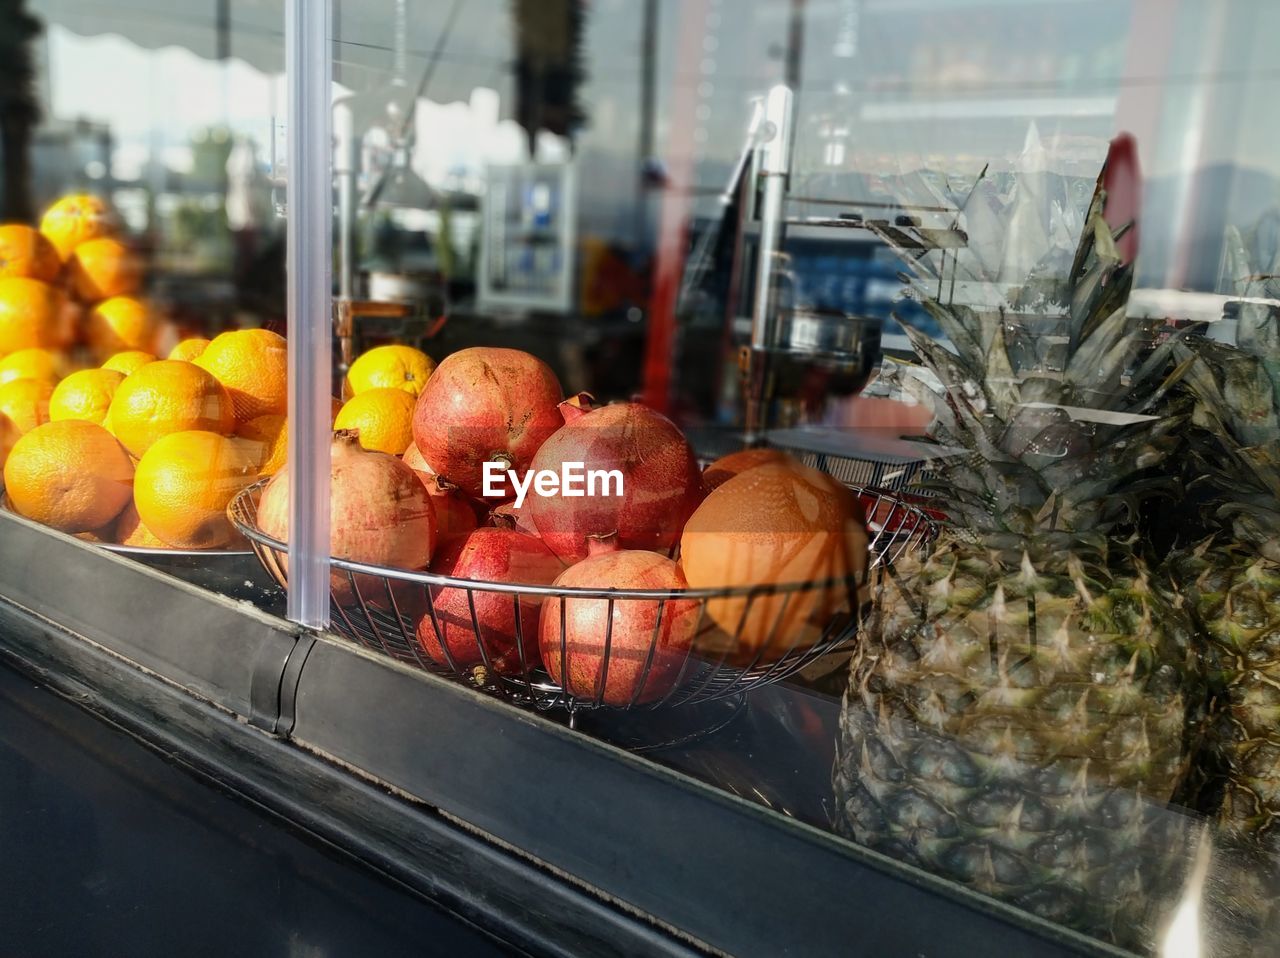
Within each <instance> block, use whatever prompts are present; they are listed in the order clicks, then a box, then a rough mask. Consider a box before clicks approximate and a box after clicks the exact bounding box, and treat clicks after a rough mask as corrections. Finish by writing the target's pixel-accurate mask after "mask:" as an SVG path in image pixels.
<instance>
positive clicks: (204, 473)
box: [133, 430, 258, 549]
mask: <svg viewBox="0 0 1280 958" xmlns="http://www.w3.org/2000/svg"><path fill="white" fill-rule="evenodd" d="M257 478H258V472H257V462H256V460H255V458H254V456H253V453H252V451H251V450H250V449H248V448H247V447H246V444H245V443H244V442H243V441H242V440H240V439H236V438H228V437H227V436H221V435H218V434H217V433H215V432H207V431H204V430H189V431H184V432H175V433H171V434H169V435H166V436H162V437H160V438H158V439H156V440H155V442H153V443H151V445H150V447H149V448H148V449H147V450H146V452H145V454H144V455H143V456H142V458H141V459H140V460H139V462H138V471H137V475H136V476H135V477H134V493H133V497H134V503H135V505H136V506H137V510H138V516H139V519H140V521H141V522H142V523H143V524H144V525H145V526H146V527H147V529H149V530H150V531H151V532H152V533H153V534H154V535H155V536H156V537H157V538H159V539H160V540H161V541H162V542H164V543H165V544H166V545H168V546H172V547H173V548H175V549H216V548H219V547H220V546H225V545H226V544H227V543H229V542H230V541H231V540H232V539H233V538H234V537H235V527H234V526H232V525H231V521H230V520H229V519H228V518H227V506H228V504H230V502H231V500H232V499H233V498H234V497H235V495H236V493H238V492H239V491H240V490H241V489H243V488H244V487H245V486H247V485H248V484H249V483H251V482H253V481H254V480H255V479H257Z"/></svg>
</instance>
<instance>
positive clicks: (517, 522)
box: [489, 499, 542, 539]
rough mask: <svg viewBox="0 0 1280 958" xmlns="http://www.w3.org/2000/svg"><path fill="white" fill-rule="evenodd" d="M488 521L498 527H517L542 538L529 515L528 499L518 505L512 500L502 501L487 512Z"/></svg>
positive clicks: (527, 533)
mask: <svg viewBox="0 0 1280 958" xmlns="http://www.w3.org/2000/svg"><path fill="white" fill-rule="evenodd" d="M489 522H490V523H492V524H493V525H495V526H497V527H498V528H500V529H519V530H520V531H521V532H523V533H525V534H526V535H531V536H537V537H538V538H539V539H541V538H542V536H540V535H538V527H537V526H536V525H534V524H533V518H532V517H531V516H530V515H529V500H528V499H526V500H525V502H524V505H522V506H519V507H517V506H516V504H515V503H514V502H504V503H503V504H502V505H500V506H494V507H493V509H492V510H490V512H489Z"/></svg>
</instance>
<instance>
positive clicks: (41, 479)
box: [4, 419, 133, 532]
mask: <svg viewBox="0 0 1280 958" xmlns="http://www.w3.org/2000/svg"><path fill="white" fill-rule="evenodd" d="M4 485H5V490H6V492H7V493H8V496H9V501H10V502H11V503H13V507H14V509H15V510H17V511H18V512H19V513H20V514H22V515H24V516H26V517H27V518H28V519H33V520H35V521H36V522H40V523H43V524H44V525H47V526H52V527H53V528H55V529H61V530H62V531H63V532H89V531H92V530H97V529H100V528H102V527H103V526H105V525H106V524H107V523H109V522H111V521H112V520H113V519H115V517H116V516H117V515H119V514H120V511H121V510H122V509H124V507H125V505H126V503H128V502H129V498H130V496H131V495H132V494H133V463H132V462H131V461H130V459H129V455H128V453H127V452H125V450H124V447H123V446H121V445H120V443H119V442H117V441H116V439H115V437H114V436H112V435H111V434H110V433H109V432H107V431H106V430H105V429H103V428H102V427H101V426H98V425H95V424H94V423H91V422H83V421H81V420H75V419H70V420H65V421H63V422H50V423H45V424H44V425H42V426H38V427H36V428H35V429H32V430H31V431H30V432H28V433H26V434H25V435H24V436H22V438H21V439H19V440H18V441H17V442H16V443H15V444H14V446H13V449H12V451H10V453H9V458H8V459H7V460H6V462H5V464H4Z"/></svg>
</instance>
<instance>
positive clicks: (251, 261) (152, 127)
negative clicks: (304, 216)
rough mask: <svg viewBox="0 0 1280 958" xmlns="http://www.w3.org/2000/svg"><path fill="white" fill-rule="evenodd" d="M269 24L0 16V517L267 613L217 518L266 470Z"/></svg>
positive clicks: (280, 342) (90, 13)
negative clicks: (2, 436) (0, 44)
mask: <svg viewBox="0 0 1280 958" xmlns="http://www.w3.org/2000/svg"><path fill="white" fill-rule="evenodd" d="M283 11H284V7H283V4H282V3H280V2H246V0H235V2H221V3H215V4H204V5H191V4H176V5H175V4H172V3H169V4H165V3H154V2H148V0H132V2H127V3H123V4H113V5H112V6H111V7H110V8H105V7H102V6H101V5H99V4H92V3H79V2H52V0H50V2H33V3H27V4H16V5H15V4H10V5H8V9H7V11H6V12H5V13H4V14H3V16H4V17H6V18H8V20H9V21H11V22H8V23H7V24H6V27H5V29H4V30H3V34H4V36H5V37H6V38H12V40H13V41H14V42H13V50H12V54H11V56H9V57H7V58H6V59H7V62H9V63H10V64H11V70H12V73H13V76H12V82H11V83H9V84H7V85H6V89H7V91H8V92H7V93H6V94H5V99H4V106H3V116H4V121H5V124H4V140H3V144H0V154H2V156H3V159H2V160H0V165H2V166H3V169H4V173H5V179H4V193H3V196H2V197H0V205H2V207H3V209H2V210H0V214H2V215H0V219H3V221H4V222H5V223H6V225H5V226H4V227H3V231H4V233H5V234H6V235H5V240H4V243H3V250H2V251H0V263H2V264H3V266H2V268H0V273H2V274H3V278H0V287H2V288H0V310H3V311H4V321H3V324H2V325H3V334H2V337H3V338H2V341H0V356H2V358H0V364H3V369H2V370H0V378H2V379H4V380H5V382H4V384H3V385H0V390H2V391H3V392H2V393H0V410H2V411H3V412H4V414H5V416H6V417H7V418H6V419H5V420H4V422H5V425H6V428H8V429H10V431H11V433H12V434H14V435H15V436H16V435H17V434H21V438H20V439H19V440H18V441H17V442H16V443H14V444H13V448H12V450H11V451H10V452H9V456H8V461H7V464H6V483H5V484H6V492H7V500H6V505H7V507H9V508H11V509H13V510H15V511H17V512H18V513H20V514H22V515H25V516H27V517H28V518H32V519H35V520H36V521H38V522H42V523H44V524H46V525H49V526H52V527H54V528H56V529H59V530H61V531H63V532H67V533H70V534H73V535H77V536H79V537H80V538H83V539H88V540H90V541H92V542H95V543H98V544H99V545H100V546H101V547H102V548H103V549H107V550H111V551H114V552H116V553H119V554H122V555H126V556H129V557H132V558H134V559H137V560H138V561H141V562H144V563H146V564H148V565H152V566H154V567H156V568H158V569H161V570H163V571H166V572H169V573H172V574H174V575H177V576H180V577H182V578H186V579H189V580H192V581H195V582H198V583H201V584H203V585H206V586H208V587H210V588H213V589H216V590H218V591H221V592H225V593H227V594H229V595H232V596H235V597H239V598H246V599H249V600H250V601H252V602H254V603H256V604H259V605H260V606H262V607H264V608H267V609H269V610H282V609H283V593H282V591H281V589H280V588H279V586H277V585H276V583H275V582H274V581H273V580H272V578H271V577H270V576H268V575H267V574H266V572H265V571H264V570H263V569H262V567H261V564H260V563H259V562H258V561H257V559H256V558H255V557H254V556H253V555H252V552H251V551H250V548H249V544H248V542H247V541H246V540H245V539H244V538H243V537H242V536H241V535H240V534H239V533H238V532H237V530H236V529H235V527H234V526H233V524H232V522H231V521H230V520H229V519H228V516H227V506H228V504H229V502H230V500H231V499H232V498H233V497H234V496H235V494H236V493H237V492H238V491H239V490H240V489H241V488H242V487H244V486H245V485H246V484H248V483H251V482H254V481H257V480H258V479H259V478H260V477H265V476H267V475H270V474H271V473H273V472H274V471H275V470H276V469H278V468H279V467H280V466H281V465H282V463H283V457H284V436H285V429H284V422H285V417H286V412H287V408H286V396H285V381H286V376H285V339H284V335H285V332H286V329H285V297H284V248H285V247H284V244H285V236H284V221H283V219H282V218H281V217H280V216H279V215H278V213H279V207H280V205H281V203H282V190H281V189H280V186H279V183H278V182H277V179H276V175H277V172H278V171H277V169H276V165H275V161H276V159H277V155H278V154H277V151H278V149H279V146H280V145H281V144H282V143H283V139H282V137H283V132H284V129H285V118H284V99H283V97H284V76H283V71H284V56H283V34H282V25H283ZM50 463H56V466H55V465H51V464H50Z"/></svg>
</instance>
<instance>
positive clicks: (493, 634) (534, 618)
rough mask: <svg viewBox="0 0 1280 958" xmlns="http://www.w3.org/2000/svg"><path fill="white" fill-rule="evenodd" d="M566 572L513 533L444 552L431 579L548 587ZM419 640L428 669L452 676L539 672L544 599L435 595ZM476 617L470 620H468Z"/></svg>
mask: <svg viewBox="0 0 1280 958" xmlns="http://www.w3.org/2000/svg"><path fill="white" fill-rule="evenodd" d="M563 570H564V565H563V563H561V562H560V560H559V559H558V558H556V555H555V553H553V552H552V551H551V550H550V549H548V548H547V546H546V543H544V542H543V541H542V540H541V539H538V538H536V537H534V536H531V535H526V534H525V533H523V532H520V531H518V530H516V529H500V528H494V527H484V528H479V529H476V530H474V531H473V532H471V533H470V534H469V535H466V536H463V537H455V538H454V539H452V540H451V541H450V542H449V543H447V544H445V545H444V546H443V548H442V549H441V550H440V552H439V554H438V555H437V556H436V557H435V558H434V559H433V561H432V563H431V571H432V572H438V573H440V574H441V575H447V576H452V577H454V578H459V579H477V580H481V581H484V582H502V583H511V584H518V585H550V584H551V583H552V582H554V581H555V579H556V576H558V575H559V574H560V573H561V572H562V571H563ZM431 597H432V603H431V608H430V610H428V611H426V612H424V613H423V614H422V616H421V617H420V618H419V619H418V624H417V629H416V633H417V636H418V640H419V641H420V642H421V643H422V648H423V651H424V652H426V654H427V656H428V657H430V659H431V660H432V661H433V662H436V663H437V664H439V665H445V666H448V667H449V668H451V669H454V670H461V669H469V668H474V667H475V666H478V665H482V664H485V665H487V666H488V667H489V668H491V669H493V670H494V671H495V672H497V673H499V674H515V675H520V674H524V673H525V672H527V671H529V670H531V669H533V668H536V667H537V665H538V662H539V655H538V616H539V612H540V610H541V608H542V601H543V600H542V598H541V596H537V595H527V594H526V595H520V596H519V598H518V599H516V600H515V601H512V597H511V596H510V595H507V594H504V593H502V592H490V591H484V590H481V589H473V590H470V591H468V590H467V589H463V588H457V587H453V588H449V587H433V588H432V589H431ZM473 613H474V618H472V616H473Z"/></svg>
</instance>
